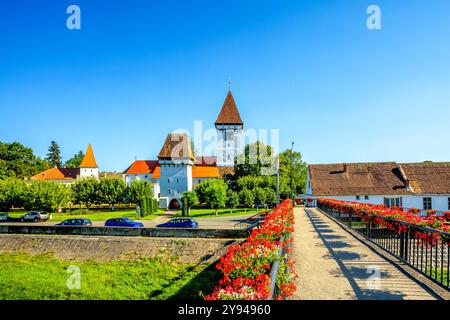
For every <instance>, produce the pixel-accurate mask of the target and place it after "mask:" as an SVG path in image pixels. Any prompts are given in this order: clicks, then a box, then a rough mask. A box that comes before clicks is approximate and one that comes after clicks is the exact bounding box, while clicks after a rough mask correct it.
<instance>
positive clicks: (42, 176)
mask: <svg viewBox="0 0 450 320" xmlns="http://www.w3.org/2000/svg"><path fill="white" fill-rule="evenodd" d="M79 175H80V169H79V168H51V169H48V170H45V171H43V172H40V173H38V174H36V175H34V176H32V177H31V180H47V181H52V180H75V179H77V176H79Z"/></svg>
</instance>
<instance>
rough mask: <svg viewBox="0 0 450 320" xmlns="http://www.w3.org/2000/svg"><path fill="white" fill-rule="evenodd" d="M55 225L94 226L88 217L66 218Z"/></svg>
mask: <svg viewBox="0 0 450 320" xmlns="http://www.w3.org/2000/svg"><path fill="white" fill-rule="evenodd" d="M55 226H59V227H61V226H62V227H90V226H92V222H91V220H89V219H86V218H72V219H66V220H64V221H62V222H60V223H57V224H55Z"/></svg>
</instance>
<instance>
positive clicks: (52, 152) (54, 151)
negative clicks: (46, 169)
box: [45, 141, 62, 168]
mask: <svg viewBox="0 0 450 320" xmlns="http://www.w3.org/2000/svg"><path fill="white" fill-rule="evenodd" d="M45 159H46V160H47V162H48V163H49V164H50V166H51V167H54V168H61V167H62V160H61V150H60V148H59V145H58V144H57V143H56V142H55V141H52V142H50V147H48V153H47V157H46V158H45Z"/></svg>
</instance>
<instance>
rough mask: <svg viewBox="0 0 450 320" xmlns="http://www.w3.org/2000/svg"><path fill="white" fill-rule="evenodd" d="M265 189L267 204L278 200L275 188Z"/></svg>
mask: <svg viewBox="0 0 450 320" xmlns="http://www.w3.org/2000/svg"><path fill="white" fill-rule="evenodd" d="M263 190H264V195H265V198H266V204H268V205H270V204H273V203H276V202H277V193H276V191H275V190H274V189H273V188H270V187H266V188H264V189H263Z"/></svg>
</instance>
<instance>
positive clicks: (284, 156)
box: [280, 149, 308, 196]
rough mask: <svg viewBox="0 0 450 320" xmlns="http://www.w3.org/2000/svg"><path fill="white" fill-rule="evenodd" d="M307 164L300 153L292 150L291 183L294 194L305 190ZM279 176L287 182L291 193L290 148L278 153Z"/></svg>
mask: <svg viewBox="0 0 450 320" xmlns="http://www.w3.org/2000/svg"><path fill="white" fill-rule="evenodd" d="M307 170H308V165H307V164H306V162H304V161H303V159H302V154H301V153H300V152H297V151H293V152H292V185H293V192H294V195H296V194H299V193H300V194H303V193H305V191H306V176H307ZM280 177H283V178H284V180H285V181H286V182H287V183H288V186H289V187H288V188H289V189H288V190H289V193H288V194H287V195H286V196H290V195H291V191H290V190H291V186H290V184H291V150H290V149H287V150H286V151H284V152H282V153H280Z"/></svg>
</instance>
